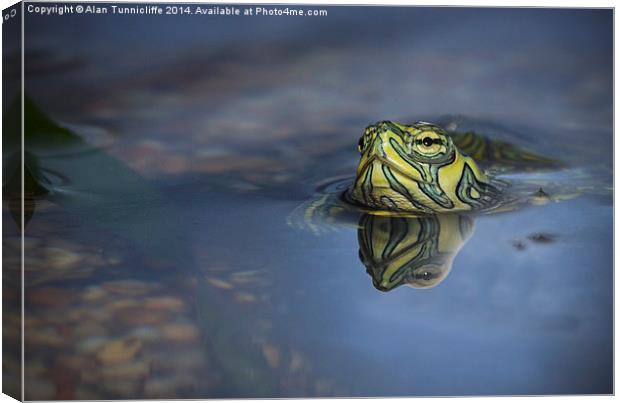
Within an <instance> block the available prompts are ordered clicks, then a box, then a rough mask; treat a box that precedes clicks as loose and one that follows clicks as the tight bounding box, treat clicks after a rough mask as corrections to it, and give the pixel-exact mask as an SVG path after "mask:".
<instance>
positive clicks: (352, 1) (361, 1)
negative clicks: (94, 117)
mask: <svg viewBox="0 0 620 403" xmlns="http://www.w3.org/2000/svg"><path fill="white" fill-rule="evenodd" d="M33 2H34V1H33ZM65 2H66V3H70V2H72V3H86V2H80V1H65ZM118 2H119V3H121V2H124V3H146V4H152V3H155V2H145V1H130V0H122V1H118ZM15 3H16V2H14V1H10V0H0V6H1V8H2V9H5V8H7V7H10V6H11V5H13V4H15ZM157 3H185V2H183V1H181V0H169V1H157ZM205 3H207V2H205ZM208 3H220V4H278V3H280V4H304V5H314V4H316V5H372V6H470V7H471V6H473V7H557V8H615V1H609V0H591V1H588V2H585V1H577V0H539V1H510V2H508V1H501V0H500V1H497V0H495V1H493V0H469V1H467V2H464V1H458V0H434V1H433V0H423V1H415V2H414V1H410V0H389V1H378V0H377V1H367V0H337V1H336V2H334V1H330V0H313V1H300V0H288V1H279V2H278V1H264V0H256V1H244V0H228V1H221V0H215V1H209V2H208ZM22 17H23V13H22ZM616 22H617V15H616V13H615V10H614V78H615V77H616V74H617V72H618V67H617V64H616V59H615V44H616V43H618V39H619V35H618V32H617V31H616V30H615V26H616ZM22 35H23V25H22ZM1 44H2V34H1V33H0V50H1ZM22 44H23V37H22ZM22 62H23V52H22ZM1 73H2V68H1V67H0V77H1ZM22 74H23V71H22ZM0 89H1V87H0ZM616 90H617V83H616V81H615V79H614V134H615V133H617V120H616V119H615V116H618V112H619V108H618V105H617V104H616V103H615V94H616V92H617V91H616ZM0 102H1V101H0ZM0 106H1V105H0ZM22 108H23V105H22ZM22 114H23V109H22ZM0 137H1V134H0ZM614 140H615V136H614ZM22 149H23V148H22ZM618 155H620V145H619V142H616V141H614V212H615V210H616V207H617V204H616V202H617V198H616V197H615V189H618V186H619V185H620V180H619V179H618V175H616V172H615V168H616V167H617V164H616V157H617V156H618ZM0 172H1V167H0ZM22 186H23V184H22ZM22 203H23V200H22ZM22 208H23V206H22ZM1 219H2V218H1V216H0V224H1ZM22 219H23V218H22ZM616 225H617V223H616V220H615V214H614V251H615V250H618V246H619V244H620V241H619V240H618V238H617V237H616V236H615V234H616V232H617V231H616V230H617V226H616ZM22 259H23V256H22ZM1 260H2V257H1V254H0V263H1ZM615 269H616V260H615V252H614V270H615ZM22 275H23V273H22ZM617 287H618V279H617V277H616V276H614V386H615V385H617V384H618V382H617V381H618V372H617V371H615V362H616V361H617V360H615V358H616V356H617V353H616V349H615V347H616V346H617V345H618V344H617V342H618V334H617V332H615V312H617V309H616V308H617V305H616V299H615V290H616V289H618V288H617ZM0 300H1V289H0ZM0 315H1V313H0ZM22 315H23V312H22ZM22 342H23V340H22ZM1 382H2V379H1V377H0V385H1ZM22 396H23V394H22ZM454 399H455V398H378V399H373V401H376V402H381V403H384V402H391V401H395V400H397V401H410V402H453V401H454ZM458 399H460V400H465V401H472V399H484V401H485V402H489V403H494V402H503V401H509V402H512V403H521V402H533V401H540V400H542V399H544V401H545V402H552V403H556V402H567V401H568V402H577V401H579V402H583V401H585V402H601V401H608V400H611V399H615V397H613V396H553V397H471V398H469V397H466V398H458ZM342 400H344V399H320V400H319V399H295V401H304V402H305V401H308V402H316V401H321V402H330V403H331V402H337V401H342ZM366 400H368V399H346V401H350V402H363V401H366ZM14 401H15V400H13V399H12V398H10V397H8V396H6V395H0V403H8V402H14ZM208 401H215V400H208ZM223 401H224V402H230V403H237V402H242V401H244V400H223ZM246 401H247V400H246ZM259 401H260V402H278V401H279V400H277V399H261V400H259ZM166 402H179V403H182V402H187V400H166Z"/></svg>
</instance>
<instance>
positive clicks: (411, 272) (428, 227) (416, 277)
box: [357, 214, 474, 291]
mask: <svg viewBox="0 0 620 403" xmlns="http://www.w3.org/2000/svg"><path fill="white" fill-rule="evenodd" d="M473 223H474V221H473V219H471V218H470V217H468V216H464V215H456V214H437V215H428V216H425V217H391V216H379V215H373V214H364V215H363V216H362V218H361V219H360V223H359V229H358V233H357V234H358V241H359V247H360V260H361V261H362V263H363V264H364V266H366V271H367V272H368V274H370V276H371V277H372V282H373V284H374V286H375V288H377V289H378V290H381V291H389V290H391V289H393V288H395V287H398V286H399V285H402V284H407V285H409V286H411V287H414V288H430V287H433V286H435V285H437V284H439V283H440V282H441V281H442V280H443V279H444V278H446V276H447V275H448V273H450V270H451V269H452V260H453V259H454V257H455V256H456V254H457V252H458V251H459V249H461V247H462V246H463V245H464V244H465V242H467V240H468V239H469V237H470V236H471V234H472V230H473Z"/></svg>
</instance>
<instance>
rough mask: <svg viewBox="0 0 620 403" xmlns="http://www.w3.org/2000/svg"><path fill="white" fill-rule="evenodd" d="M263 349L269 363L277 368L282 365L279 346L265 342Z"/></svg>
mask: <svg viewBox="0 0 620 403" xmlns="http://www.w3.org/2000/svg"><path fill="white" fill-rule="evenodd" d="M262 350H263V356H264V357H265V361H267V365H269V367H271V368H277V367H278V365H280V351H279V350H278V348H277V347H275V346H273V345H271V344H263V346H262Z"/></svg>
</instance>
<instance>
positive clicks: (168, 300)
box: [144, 297, 185, 312]
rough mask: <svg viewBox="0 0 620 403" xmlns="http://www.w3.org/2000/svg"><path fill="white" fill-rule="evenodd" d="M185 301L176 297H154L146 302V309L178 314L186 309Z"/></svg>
mask: <svg viewBox="0 0 620 403" xmlns="http://www.w3.org/2000/svg"><path fill="white" fill-rule="evenodd" d="M184 305H185V304H184V303H183V301H181V300H180V299H179V298H174V297H153V298H147V299H146V300H145V301H144V307H145V308H147V309H160V310H164V311H171V312H178V311H181V310H182V309H183V307H184Z"/></svg>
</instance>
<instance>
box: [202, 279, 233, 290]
mask: <svg viewBox="0 0 620 403" xmlns="http://www.w3.org/2000/svg"><path fill="white" fill-rule="evenodd" d="M207 281H208V282H209V284H211V285H212V286H213V287H215V288H219V289H222V290H230V289H232V288H233V285H232V284H230V283H229V282H228V281H224V280H222V279H219V278H215V277H207Z"/></svg>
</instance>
